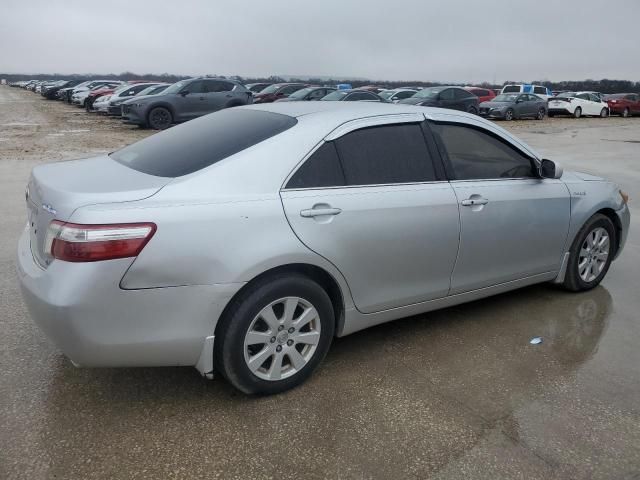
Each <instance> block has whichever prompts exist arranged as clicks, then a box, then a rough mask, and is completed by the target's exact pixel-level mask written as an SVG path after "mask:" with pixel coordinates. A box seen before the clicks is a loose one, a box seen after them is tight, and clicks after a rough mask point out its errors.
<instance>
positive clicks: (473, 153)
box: [433, 123, 537, 180]
mask: <svg viewBox="0 0 640 480" xmlns="http://www.w3.org/2000/svg"><path fill="white" fill-rule="evenodd" d="M433 131H434V134H435V136H436V140H437V141H438V144H439V146H440V148H441V149H442V150H444V152H446V156H447V157H448V159H449V163H450V165H451V168H452V169H453V175H454V177H455V179H456V180H482V179H497V178H523V177H537V175H536V174H535V170H534V168H533V163H532V161H531V159H530V158H529V157H527V156H526V155H525V154H524V153H522V152H520V151H519V150H517V149H516V148H515V147H513V146H511V145H509V144H508V143H507V142H505V141H503V140H502V139H500V138H498V137H497V136H494V135H493V134H491V133H489V132H487V131H486V130H483V129H479V128H475V127H471V126H468V125H461V124H447V123H440V124H433Z"/></svg>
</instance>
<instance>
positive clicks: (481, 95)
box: [464, 87, 496, 103]
mask: <svg viewBox="0 0 640 480" xmlns="http://www.w3.org/2000/svg"><path fill="white" fill-rule="evenodd" d="M464 89H465V90H466V91H467V92H471V93H473V94H474V95H475V96H476V97H478V102H479V103H482V102H490V101H491V100H493V99H494V98H496V92H494V91H493V90H491V89H490V88H482V87H464Z"/></svg>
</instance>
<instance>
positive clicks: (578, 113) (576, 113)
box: [573, 107, 582, 118]
mask: <svg viewBox="0 0 640 480" xmlns="http://www.w3.org/2000/svg"><path fill="white" fill-rule="evenodd" d="M573 116H574V117H575V118H580V117H581V116H582V108H580V107H578V108H576V109H575V111H574V112H573Z"/></svg>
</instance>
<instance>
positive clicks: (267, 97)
mask: <svg viewBox="0 0 640 480" xmlns="http://www.w3.org/2000/svg"><path fill="white" fill-rule="evenodd" d="M304 87H308V85H306V84H304V83H274V84H273V85H270V86H268V87H267V88H265V89H264V90H262V91H261V92H260V93H255V94H254V95H253V103H271V102H275V101H276V100H280V99H281V98H286V97H288V96H289V95H291V94H292V93H293V92H297V91H298V90H300V89H301V88H304Z"/></svg>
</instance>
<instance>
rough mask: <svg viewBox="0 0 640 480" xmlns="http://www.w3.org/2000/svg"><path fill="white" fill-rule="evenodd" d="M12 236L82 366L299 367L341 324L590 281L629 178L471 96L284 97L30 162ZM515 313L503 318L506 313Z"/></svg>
mask: <svg viewBox="0 0 640 480" xmlns="http://www.w3.org/2000/svg"><path fill="white" fill-rule="evenodd" d="M26 204H27V207H28V223H27V226H26V228H25V230H24V233H23V234H22V236H21V239H20V242H19V247H18V260H19V261H18V269H19V276H20V280H21V283H22V291H23V295H24V298H25V301H26V304H27V305H28V308H29V311H30V313H31V315H32V317H33V319H34V321H35V322H36V323H37V324H38V325H39V326H40V328H41V329H42V330H43V331H44V332H45V333H46V335H47V336H48V337H49V338H50V339H51V340H52V341H53V342H55V343H56V344H57V345H58V347H59V348H60V349H61V350H62V351H63V352H64V353H65V354H66V355H67V356H68V357H69V358H70V359H71V361H72V362H73V363H74V364H76V365H78V366H87V367H116V366H164V365H192V366H195V367H196V368H197V369H198V370H199V371H200V372H201V373H202V374H203V375H205V376H207V377H211V376H213V372H214V371H216V372H219V373H221V374H222V375H223V376H224V377H225V378H226V379H227V380H228V381H229V382H231V383H232V384H233V385H234V386H235V387H237V388H238V389H240V390H242V391H243V392H246V393H275V392H280V391H283V390H286V389H288V388H291V387H293V386H295V385H298V384H300V383H301V382H302V381H304V380H305V379H306V378H307V377H309V375H310V374H311V373H312V372H313V371H314V369H315V368H316V367H317V366H318V364H319V363H320V362H321V360H322V359H323V357H324V356H325V355H326V353H327V351H328V349H329V346H330V344H331V341H332V339H333V337H334V336H338V337H339V336H344V335H348V334H350V333H353V332H356V331H358V330H361V329H364V328H367V327H370V326H372V325H376V324H379V323H382V322H387V321H390V320H394V319H398V318H401V317H406V316H409V315H414V314H418V313H423V312H427V311H430V310H434V309H438V308H443V307H447V306H450V305H455V304H459V303H462V302H468V301H471V300H475V299H478V298H482V297H487V296H489V295H494V294H497V293H501V292H505V291H507V290H513V289H516V288H519V287H523V286H525V285H531V284H534V283H538V282H555V283H557V284H559V285H562V286H564V288H566V289H568V290H571V291H580V290H587V289H590V288H593V287H594V286H596V285H598V283H599V282H600V281H601V280H602V278H603V277H604V276H605V275H606V273H607V270H608V269H609V267H610V265H611V262H612V260H613V259H614V258H616V257H617V256H618V255H620V252H621V251H622V248H623V246H624V243H625V239H626V236H627V232H628V228H629V211H628V208H627V197H626V194H624V193H623V192H621V191H620V190H619V189H618V187H617V186H616V185H614V184H612V183H610V182H608V181H606V180H604V179H602V178H598V177H594V176H591V175H587V174H583V173H578V172H564V173H563V171H562V168H561V167H560V165H558V164H555V163H554V162H553V161H550V160H545V159H542V158H541V157H540V156H539V155H538V154H537V153H536V152H535V151H534V150H532V149H531V148H530V147H529V146H527V145H526V144H524V143H523V142H522V141H520V140H519V139H517V138H515V137H513V136H512V135H510V134H509V133H507V132H506V131H505V130H503V129H502V128H500V127H498V126H496V125H494V124H492V123H490V122H487V121H485V120H483V119H481V118H479V117H477V116H475V115H469V114H465V113H461V112H452V111H447V110H442V109H430V108H424V107H416V106H411V105H392V104H381V103H368V102H291V103H274V104H266V105H253V106H247V107H239V108H234V109H228V110H224V111H221V112H218V113H214V114H211V115H207V116H205V117H202V118H200V119H197V120H193V121H191V122H188V123H186V124H183V125H180V126H177V127H174V128H171V129H169V130H167V131H164V132H162V133H159V134H156V135H153V136H151V137H148V138H146V139H144V140H142V141H140V142H138V143H134V144H133V145H130V146H128V147H125V148H123V149H121V150H118V151H116V152H113V153H111V154H110V155H106V156H100V157H96V158H90V159H86V160H79V161H67V162H60V163H49V164H45V165H41V166H38V167H36V168H35V169H34V170H33V172H32V175H31V178H30V180H29V184H28V187H27V191H26ZM505 328H509V326H508V325H505Z"/></svg>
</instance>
